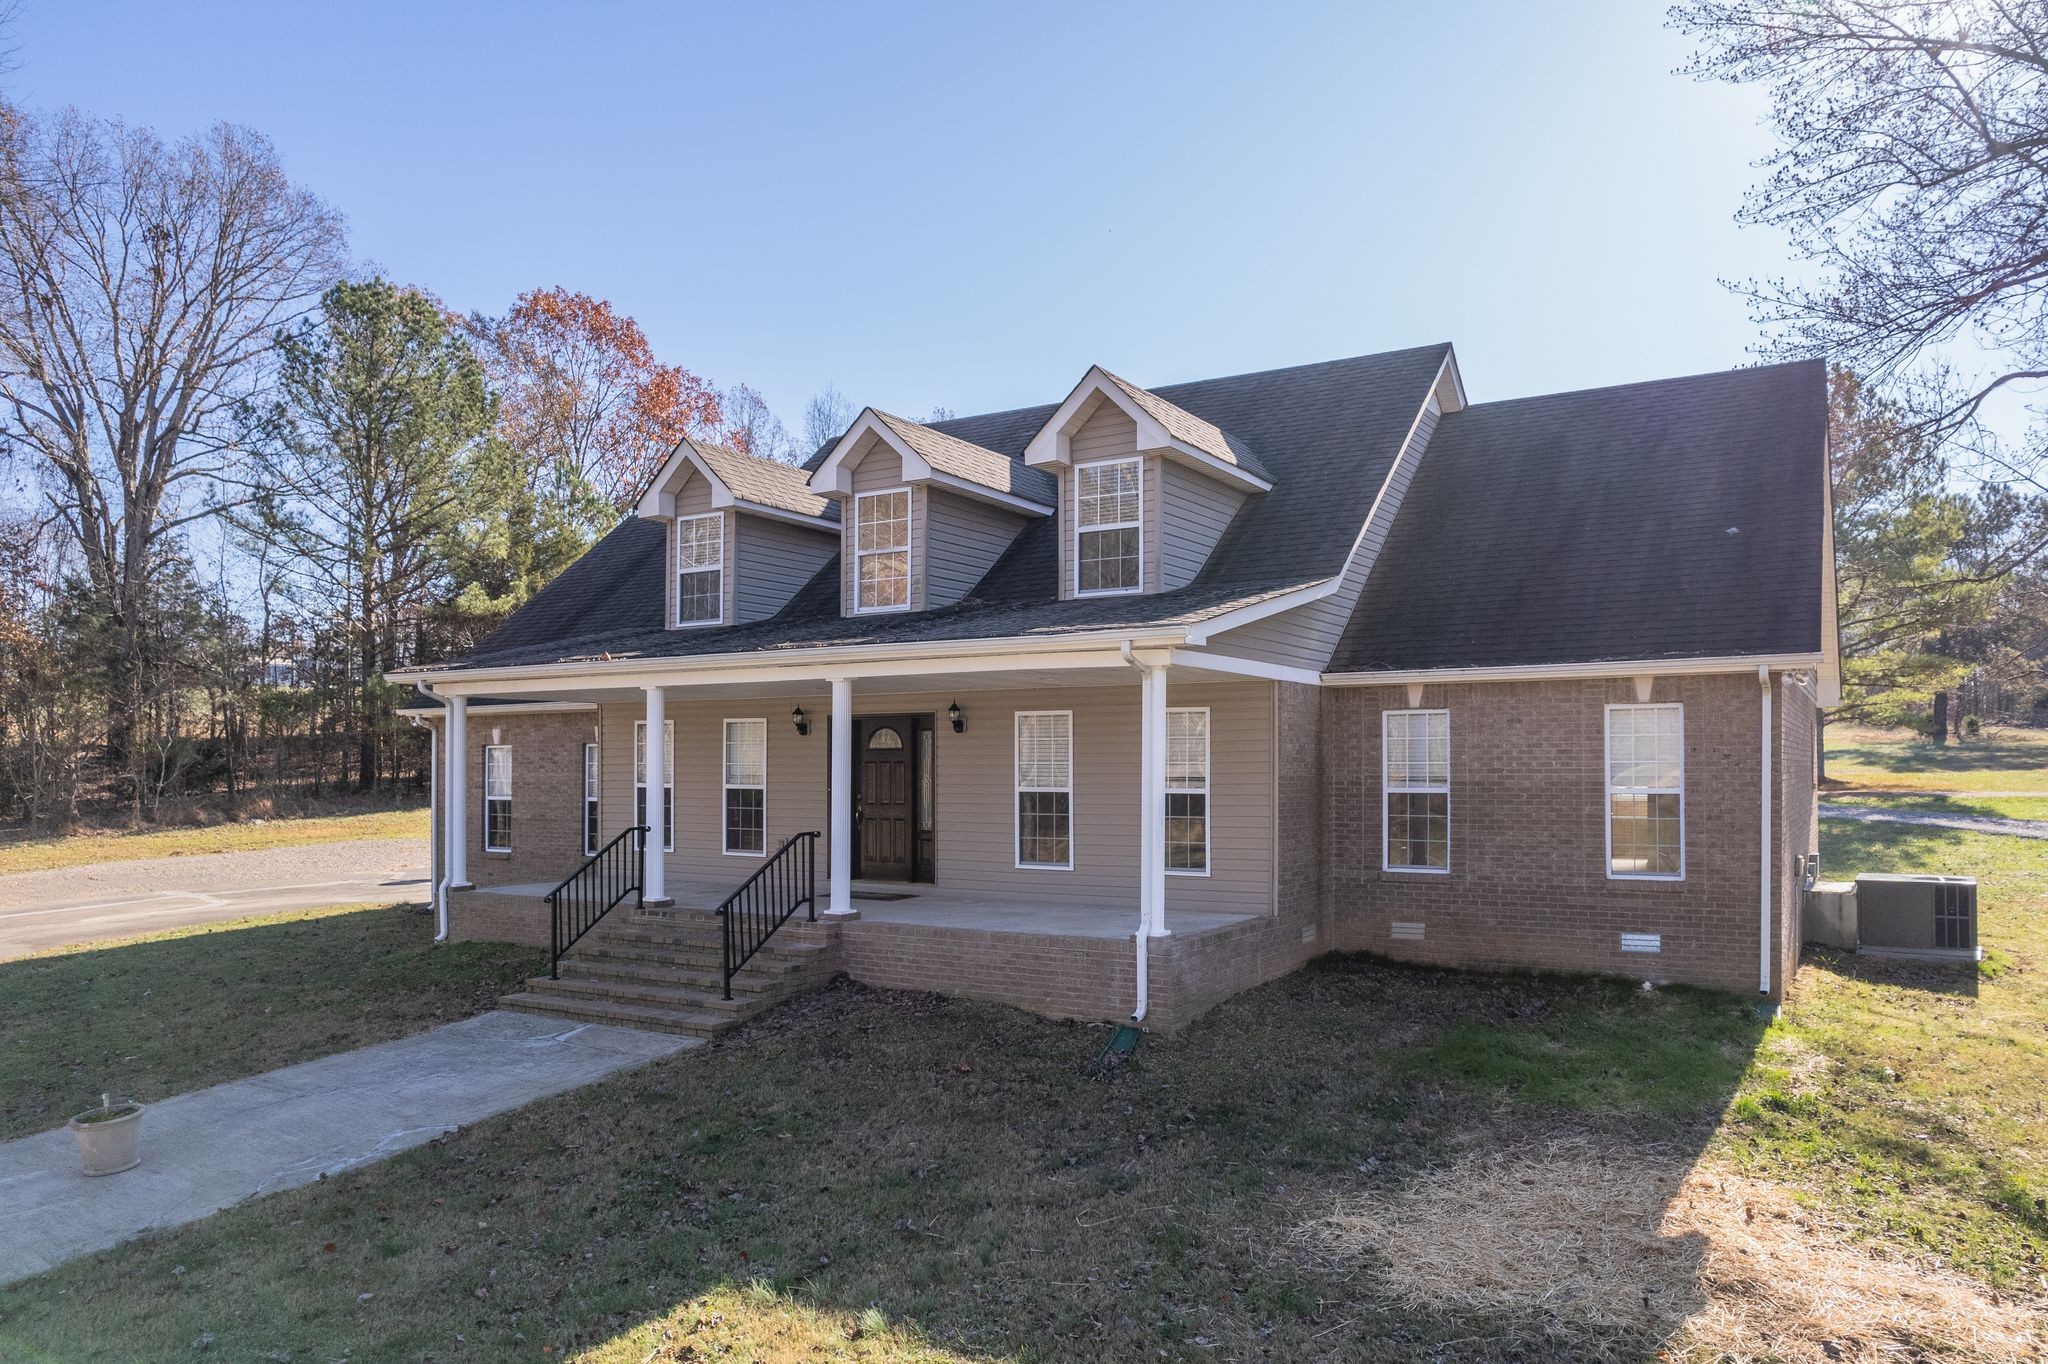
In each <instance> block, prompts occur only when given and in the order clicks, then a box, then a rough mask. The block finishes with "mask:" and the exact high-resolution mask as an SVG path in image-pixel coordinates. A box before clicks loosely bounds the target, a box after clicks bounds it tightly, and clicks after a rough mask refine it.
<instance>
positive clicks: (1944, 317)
mask: <svg viewBox="0 0 2048 1364" xmlns="http://www.w3.org/2000/svg"><path fill="white" fill-rule="evenodd" d="M1671 17H1672V20H1673V22H1674V23H1675V24H1676V25H1678V26H1679V27H1680V28H1682V29H1685V30H1687V31H1689V32H1691V33H1692V34H1693V35H1694V36H1695V37H1697V38H1698V39H1699V40H1700V42H1701V49H1700V52H1699V54H1698V56H1697V57H1696V58H1695V59H1694V61H1693V63H1692V66H1691V68H1690V69H1691V70H1692V71H1693V72H1694V74H1696V75H1699V76H1701V77H1704V78H1708V79H1716V80H1724V81H1729V82H1734V83H1741V84H1756V85H1763V86H1766V87H1768V88H1769V90H1770V92H1771V121H1772V123H1773V124H1774V125H1775V127H1776V130H1777V132H1778V135H1779V137H1780V139H1781V140H1782V143H1783V146H1782V148H1781V150H1780V151H1779V152H1778V153H1777V155H1776V156H1774V157H1773V158H1772V159H1771V160H1770V162H1769V163H1768V165H1769V174H1768V176H1767V177H1766V178H1765V179H1764V180H1763V182H1762V183H1761V184H1759V185H1758V186H1757V187H1756V188H1755V189H1753V190H1752V191H1751V193H1750V195H1749V198H1748V201H1747V203H1746V205H1745V207H1744V209H1743V211H1742V214H1741V217H1742V219H1743V220H1744V221H1747V222H1750V223H1755V224H1762V225H1766V226H1770V227H1774V228H1777V229H1780V230H1782V231H1783V232H1784V233H1786V235H1787V236H1788V238H1789V239H1790V241H1791V244H1792V246H1793V247H1794V249H1795V250H1797V251H1798V252H1799V253H1800V254H1801V255H1803V256H1804V257H1805V258H1806V259H1807V260H1808V261H1809V262H1811V263H1813V264H1814V265H1816V266H1817V267H1819V270H1818V278H1817V279H1816V280H1815V281H1814V282H1812V283H1808V284H1801V283H1793V282H1787V281H1782V280H1781V281H1768V282H1751V283H1749V284H1746V285H1742V286H1738V287H1739V288H1741V289H1742V291H1743V292H1745V293H1747V294H1748V295H1749V297H1750V298H1751V299H1753V300H1754V302H1755V304H1756V308H1757V314H1758V320H1759V321H1760V322H1763V323H1765V324H1766V325H1768V326H1770V327H1771V328H1772V329H1773V330H1774V332H1775V333H1776V334H1777V335H1778V336H1779V338H1780V339H1781V341H1782V342H1783V344H1784V349H1786V350H1787V351H1790V352H1794V353H1800V354H1826V355H1828V356H1830V357H1831V358H1832V359H1833V360H1835V361H1836V362H1838V363H1841V364H1845V365H1846V366H1847V367H1848V368H1850V369H1852V370H1854V371H1855V372H1857V373H1858V374H1860V375H1861V376H1862V377H1863V378H1864V380H1865V381H1867V382H1873V383H1885V382H1887V381H1894V380H1900V379H1906V378H1912V379H1914V380H1916V382H1915V383H1913V384H1912V385H1910V386H1909V387H1910V391H1911V392H1912V394H1913V396H1914V397H1915V399H1916V410H1917V414H1918V415H1919V416H1920V417H1921V419H1922V421H1923V424H1924V425H1925V426H1926V427H1927V428H1928V429H1929V430H1930V432H1932V433H1933V434H1936V435H1944V434H1948V433H1949V432H1952V431H1953V430H1955V429H1956V428H1958V427H1959V426H1961V425H1963V424H1965V423H1967V422H1968V421H1969V420H1970V419H1972V418H1973V417H1974V416H1975V415H1976V413H1977V411H1978V409H1979V408H1980V407H1981V406H1982V404H1983V403H1984V401H1985V400H1986V399H1987V398H1989V397H1990V396H1991V395H1992V394H1993V393H1995V392H1997V391H1999V390H2000V389H2004V388H2007V387H2010V386H2012V385H2015V384H2020V385H2025V384H2029V383H2032V382H2035V381H2039V380H2042V379H2048V6H2044V5H2043V4H2041V3H2040V2H2039V0H1952V2H1951V3H1939V4H1936V3H1926V0H1911V2H1906V0H1713V2H1712V3H1695V4H1686V5H1681V6H1678V7H1677V8H1675V9H1673V10H1672V12H1671ZM1959 340H1960V341H1967V342H1969V343H1971V344H1972V345H1973V346H1975V347H1977V348H1979V349H1981V350H1982V351H1983V352H1984V353H1986V354H1987V355H1989V356H1992V357H1995V358H1993V359H1992V360H1991V361H1990V363H1989V364H1988V366H1987V367H1986V369H1985V370H1984V372H1981V373H1974V374H1969V375H1958V374H1954V373H1951V372H1950V371H1949V369H1948V367H1947V366H1945V365H1943V364H1942V363H1940V362H1939V361H1937V360H1935V359H1934V355H1935V353H1936V352H1937V351H1938V350H1940V349H1941V348H1943V347H1944V346H1945V345H1946V344H1947V343H1950V342H1954V341H1959ZM1893 387H1894V388H1899V387H1900V385H1898V384H1894V385H1893ZM2035 463H2036V461H2035V459H2031V458H2024V457H2023V458H2022V459H2021V461H2020V464H2021V465H2022V466H2024V468H2023V469H2022V470H2021V472H2025V473H2028V474H2030V475H2034V476H2036V477H2038V469H2037V468H2035V467H2034V466H2035ZM2008 472H2011V471H2010V470H2009V471H2008Z"/></svg>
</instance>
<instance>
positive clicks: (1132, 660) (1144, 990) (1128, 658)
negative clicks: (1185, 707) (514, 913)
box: [1119, 640, 1152, 1023]
mask: <svg viewBox="0 0 2048 1364" xmlns="http://www.w3.org/2000/svg"><path fill="white" fill-rule="evenodd" d="M1119 652H1120V653H1121V655H1122V657H1123V660H1124V662H1126V663H1128V664H1130V665H1131V667H1132V668H1134V669H1135V670H1136V671H1137V674H1138V676H1139V678H1140V679H1143V678H1144V677H1145V675H1146V673H1145V665H1144V664H1142V663H1140V662H1139V661H1138V660H1137V658H1136V657H1135V656H1134V655H1133V654H1132V653H1131V642H1130V641H1129V640H1125V641H1124V642H1123V647H1122V649H1121V650H1120V651H1119ZM1142 709H1143V706H1142V702H1141V704H1140V710H1141V711H1142ZM1141 718H1142V717H1141ZM1139 785H1140V786H1141V787H1142V786H1143V782H1142V781H1141V782H1140V783H1139ZM1140 804H1143V802H1140ZM1145 845H1146V844H1145V839H1144V838H1143V837H1142V836H1141V837H1140V838H1139V839H1138V846H1139V848H1140V849H1142V848H1144V847H1145ZM1142 855H1143V854H1142V852H1141V853H1140V856H1142ZM1151 884H1152V879H1151V876H1150V875H1149V874H1147V876H1146V878H1145V879H1144V880H1143V881H1141V882H1140V883H1139V885H1138V940H1137V952H1138V965H1137V976H1138V998H1137V1007H1136V1008H1135V1009H1133V1010H1131V1022H1133V1023H1143V1022H1144V1021H1145V1010H1146V1007H1147V1005H1148V1002H1149V990H1150V982H1149V981H1148V980H1147V978H1146V968H1147V967H1148V966H1149V965H1150V964H1151V957H1152V950H1151V939H1152V934H1151V931H1150V930H1151V927H1152V925H1151V923H1150V917H1151V915H1150V907H1149V906H1148V905H1147V904H1146V903H1145V888H1146V887H1147V886H1149V885H1151Z"/></svg>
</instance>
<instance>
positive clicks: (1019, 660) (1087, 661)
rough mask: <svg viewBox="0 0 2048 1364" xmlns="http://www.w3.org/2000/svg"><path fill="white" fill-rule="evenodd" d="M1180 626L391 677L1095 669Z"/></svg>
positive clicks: (586, 679)
mask: <svg viewBox="0 0 2048 1364" xmlns="http://www.w3.org/2000/svg"><path fill="white" fill-rule="evenodd" d="M1186 642H1187V632H1186V631H1185V630H1184V629H1181V628H1179V627H1174V628H1170V629H1145V630H1098V631H1089V632H1087V633H1083V634H1072V635H1058V636H1052V637H1048V638H1036V637H1033V638H1017V637H1011V638H1006V639H975V640H957V641H951V642H948V643H920V644H853V645H842V646H837V647H825V648H817V649H803V650H802V651H801V653H802V656H801V657H800V658H792V657H791V656H790V654H791V653H793V652H796V651H794V650H786V651H783V652H782V653H779V654H764V653H763V652H761V651H759V650H752V651H749V652H746V653H737V654H700V655H696V656H684V657H680V658H618V659H610V660H584V661H579V662H574V663H543V664H534V665H531V666H527V667H503V668H406V669H400V670H396V671H394V672H392V673H390V674H388V676H390V677H391V678H392V679H394V680H396V681H407V682H415V683H418V684H420V685H423V686H426V687H428V688H430V689H431V690H432V691H433V692H434V694H435V695H437V696H462V695H499V694H507V693H513V692H536V691H548V690H553V689H556V688H559V687H562V686H567V685H576V684H578V683H581V684H586V685H590V686H598V687H641V686H681V685H687V684H688V683H690V682H706V683H711V682H717V683H730V682H750V683H751V682H776V681H791V682H801V681H829V680H831V679H832V678H835V677H845V678H863V677H915V676H917V675H919V674H920V673H928V672H931V671H934V670H935V669H942V670H945V671H950V672H1013V671H1030V670H1042V669H1056V668H1096V667H1104V666H1108V665H1111V664H1115V663H1118V662H1119V661H1120V660H1121V657H1122V655H1121V653H1120V650H1121V649H1122V648H1123V646H1124V645H1126V644H1128V645H1131V646H1132V647H1134V648H1172V647H1173V646H1174V645H1178V644H1185V643H1186Z"/></svg>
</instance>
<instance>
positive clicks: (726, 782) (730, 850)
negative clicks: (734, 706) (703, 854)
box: [718, 715, 768, 857]
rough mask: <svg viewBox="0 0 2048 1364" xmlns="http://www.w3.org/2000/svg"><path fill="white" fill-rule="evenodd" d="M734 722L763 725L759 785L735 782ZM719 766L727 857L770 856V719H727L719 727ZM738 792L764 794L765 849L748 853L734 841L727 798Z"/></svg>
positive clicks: (721, 837) (721, 838)
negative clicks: (731, 760) (732, 765)
mask: <svg viewBox="0 0 2048 1364" xmlns="http://www.w3.org/2000/svg"><path fill="white" fill-rule="evenodd" d="M734 725H759V726H760V727H761V784H760V785H759V786H750V785H743V786H735V785H733V781H732V772H731V770H730V763H729V761H728V760H729V758H730V757H731V745H732V735H731V730H732V727H733V726H734ZM718 768H719V778H720V781H721V782H722V783H723V784H722V786H721V787H720V790H719V794H718V847H719V851H721V852H723V853H724V854H725V855H726V856H727V857H766V856H767V855H768V722H767V720H765V719H762V718H760V717H759V716H751V715H749V716H741V717H740V718H738V719H734V720H727V721H725V723H724V724H722V725H720V726H719V729H718ZM734 791H759V792H760V793H761V850H760V851H759V852H748V851H746V850H745V849H743V848H735V847H733V846H731V844H732V829H731V827H730V826H729V825H728V824H727V823H726V820H727V818H728V816H729V814H730V811H729V809H728V807H727V804H726V797H727V796H728V795H729V794H730V793H731V792H734Z"/></svg>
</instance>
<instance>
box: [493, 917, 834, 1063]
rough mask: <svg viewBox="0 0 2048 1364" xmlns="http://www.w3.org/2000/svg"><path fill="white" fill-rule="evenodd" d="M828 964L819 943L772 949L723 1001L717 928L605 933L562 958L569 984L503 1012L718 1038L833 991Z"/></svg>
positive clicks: (528, 991) (520, 997)
mask: <svg viewBox="0 0 2048 1364" xmlns="http://www.w3.org/2000/svg"><path fill="white" fill-rule="evenodd" d="M827 960H828V957H827V955H826V950H825V948H824V947H823V946H822V945H820V944H816V943H795V942H780V943H778V942H773V941H771V942H769V943H768V944H766V945H765V946H763V947H762V949H761V950H760V951H759V952H758V953H756V954H755V955H754V958H753V959H752V960H751V961H749V962H748V963H747V964H746V965H745V966H744V967H742V968H741V969H740V970H739V971H738V972H737V973H736V974H735V975H734V976H733V982H732V993H733V997H732V998H731V999H726V998H724V997H723V985H724V977H725V972H724V960H723V949H722V944H721V939H720V936H719V926H718V921H717V920H716V919H715V918H714V919H709V920H708V927H707V926H706V921H705V920H703V919H699V920H697V921H695V922H690V923H686V924H682V925H669V924H660V925H649V924H644V923H634V924H620V925H612V924H600V925H599V926H597V927H596V928H594V929H593V930H592V931H591V932H590V933H589V934H588V935H587V936H586V937H585V938H584V939H583V941H581V942H579V943H577V944H576V946H575V947H573V948H571V949H570V950H569V951H568V952H567V953H565V954H564V955H563V957H562V963H561V977H560V978H559V979H555V978H551V977H548V976H536V977H534V978H533V979H531V980H529V981H527V982H526V988H525V989H524V990H521V991H520V992H518V993H517V994H510V995H506V996H504V997H503V998H502V999H501V1000H499V1003H501V1004H503V1005H504V1006H505V1007H506V1008H509V1009H519V1010H522V1011H524V1012H527V1013H541V1014H550V1015H553V1016H556V1017H560V1018H570V1019H576V1020H578V1021H582V1022H599V1023H617V1024H621V1025H623V1026H625V1027H632V1028H652V1029H655V1030H657V1031H660V1032H675V1033H684V1034H687V1035H689V1036H692V1037H715V1036H717V1035H718V1034H719V1033H721V1032H724V1031H725V1030H726V1029H728V1028H731V1027H734V1026H736V1025H738V1024H739V1023H742V1022H744V1021H746V1020H747V1019H749V1018H755V1017H758V1016H759V1015H761V1014H763V1013H766V1012H767V1011H768V1010H769V1009H772V1008H774V1007H775V1006H776V1005H777V1004H780V1003H782V1002H783V1001H784V1000H786V999H790V998H793V997H794V996H796V995H800V994H804V993H807V992H809V991H811V990H815V989H818V988H819V987H820V986H822V985H824V984H825V981H826V978H827V972H826V970H825V965H826V962H827Z"/></svg>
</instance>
